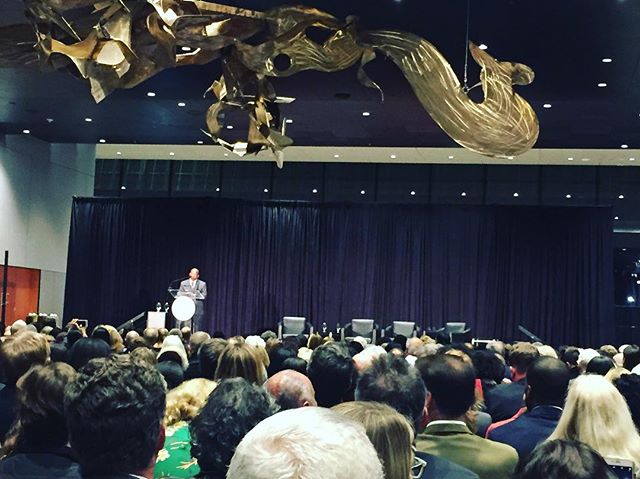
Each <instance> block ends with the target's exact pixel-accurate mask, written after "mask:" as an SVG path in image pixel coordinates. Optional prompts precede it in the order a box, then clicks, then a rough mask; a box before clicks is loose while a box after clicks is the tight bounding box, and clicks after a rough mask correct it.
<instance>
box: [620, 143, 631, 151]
mask: <svg viewBox="0 0 640 479" xmlns="http://www.w3.org/2000/svg"><path fill="white" fill-rule="evenodd" d="M620 148H622V149H623V150H626V149H627V148H629V145H627V144H622V145H620Z"/></svg>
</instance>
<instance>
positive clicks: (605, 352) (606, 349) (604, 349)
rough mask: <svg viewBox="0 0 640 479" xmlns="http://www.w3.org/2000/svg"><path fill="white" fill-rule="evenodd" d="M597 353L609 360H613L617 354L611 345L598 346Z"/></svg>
mask: <svg viewBox="0 0 640 479" xmlns="http://www.w3.org/2000/svg"><path fill="white" fill-rule="evenodd" d="M598 352H599V353H600V355H602V356H606V357H608V358H611V359H613V357H614V356H615V355H616V354H618V350H617V349H616V347H615V346H613V345H611V344H604V345H602V346H600V349H598Z"/></svg>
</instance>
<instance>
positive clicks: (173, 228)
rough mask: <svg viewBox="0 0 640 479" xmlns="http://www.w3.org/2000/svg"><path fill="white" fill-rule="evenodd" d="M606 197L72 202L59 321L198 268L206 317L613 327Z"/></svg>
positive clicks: (118, 302) (158, 294)
mask: <svg viewBox="0 0 640 479" xmlns="http://www.w3.org/2000/svg"><path fill="white" fill-rule="evenodd" d="M611 240H612V225H611V211H610V208H597V207H584V208H583V207H571V208H568V207H553V208H548V207H506V206H477V207H459V206H426V205H374V204H316V203H297V202H248V201H239V200H220V199H212V198H196V199H193V198H185V199H175V198H161V199H158V198H153V199H111V198H76V199H75V200H74V205H73V213H72V224H71V233H70V242H69V257H68V269H67V283H66V296H65V318H66V319H70V318H72V317H81V318H88V319H90V321H91V322H92V324H98V323H109V324H120V323H122V322H124V321H125V320H127V319H129V318H130V317H132V316H134V315H135V314H137V313H139V312H141V311H145V310H153V309H155V304H156V302H157V301H161V302H162V303H163V304H164V302H165V301H167V300H169V298H168V295H167V294H166V288H167V286H168V284H169V283H170V282H171V281H172V280H174V279H176V278H179V277H185V276H186V275H187V273H188V271H189V269H190V268H191V267H198V268H199V269H200V274H201V279H202V280H204V281H206V282H207V286H208V291H209V297H208V300H207V302H206V309H205V311H206V321H207V329H208V330H210V331H213V330H221V331H223V332H224V333H226V334H227V335H230V334H236V333H239V334H249V333H253V332H256V331H258V330H260V329H261V328H268V327H270V328H274V327H275V324H276V322H277V321H278V320H279V319H280V318H281V317H282V316H283V315H292V316H306V317H307V318H308V319H309V320H310V321H311V322H312V323H313V324H314V325H315V326H316V327H318V326H319V325H320V324H321V323H322V322H323V321H324V322H326V323H327V324H328V325H329V326H334V325H335V324H336V323H341V324H345V323H346V322H348V321H350V320H351V319H352V318H374V319H376V322H377V323H379V324H380V325H381V326H385V325H387V324H390V323H391V322H392V321H394V320H403V321H416V322H417V323H418V324H419V325H420V326H422V327H425V328H427V327H438V326H441V325H442V324H444V323H445V322H447V321H464V322H466V323H467V324H468V326H469V327H471V328H472V330H473V334H474V336H476V337H480V338H493V337H495V338H504V339H506V340H515V339H525V338H524V336H522V335H521V334H520V333H518V330H517V327H518V325H523V326H524V327H526V328H527V329H529V330H531V331H532V332H533V333H535V334H536V335H538V336H540V337H541V338H542V339H543V340H545V341H548V342H550V343H552V344H554V345H559V344H563V343H571V344H580V345H594V346H597V345H600V344H603V343H604V342H607V341H609V340H610V339H611V338H612V336H613V271H612V269H613V267H612V244H611Z"/></svg>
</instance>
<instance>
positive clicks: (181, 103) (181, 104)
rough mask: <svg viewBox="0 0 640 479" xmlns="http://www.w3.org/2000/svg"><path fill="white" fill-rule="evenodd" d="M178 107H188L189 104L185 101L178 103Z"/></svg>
mask: <svg viewBox="0 0 640 479" xmlns="http://www.w3.org/2000/svg"><path fill="white" fill-rule="evenodd" d="M178 106H187V104H186V103H185V102H183V101H180V102H178Z"/></svg>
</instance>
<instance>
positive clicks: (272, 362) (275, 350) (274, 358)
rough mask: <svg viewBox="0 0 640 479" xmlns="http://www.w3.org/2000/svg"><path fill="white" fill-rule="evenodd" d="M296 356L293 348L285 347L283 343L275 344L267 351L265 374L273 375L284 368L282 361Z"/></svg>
mask: <svg viewBox="0 0 640 479" xmlns="http://www.w3.org/2000/svg"><path fill="white" fill-rule="evenodd" d="M295 357H297V353H296V351H295V350H294V349H292V348H290V347H287V346H285V345H283V344H276V345H275V346H273V347H272V348H271V350H270V351H269V367H268V368H267V375H268V376H269V377H271V376H273V375H274V374H275V373H277V372H279V371H282V370H283V369H285V368H284V367H283V366H282V363H284V362H285V360H287V359H289V358H295Z"/></svg>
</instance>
